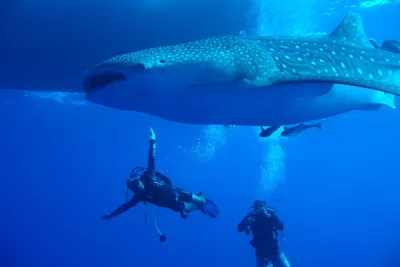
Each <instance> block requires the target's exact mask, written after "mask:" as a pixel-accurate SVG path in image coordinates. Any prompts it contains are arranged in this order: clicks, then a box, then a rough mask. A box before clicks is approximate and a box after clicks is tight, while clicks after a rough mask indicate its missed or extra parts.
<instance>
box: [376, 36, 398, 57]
mask: <svg viewBox="0 0 400 267" xmlns="http://www.w3.org/2000/svg"><path fill="white" fill-rule="evenodd" d="M369 41H370V42H371V44H372V45H373V46H374V47H375V48H377V49H382V50H385V51H388V52H392V53H396V54H400V41H399V40H395V39H392V40H385V41H383V42H382V44H381V45H378V44H377V43H376V40H375V39H370V40H369Z"/></svg>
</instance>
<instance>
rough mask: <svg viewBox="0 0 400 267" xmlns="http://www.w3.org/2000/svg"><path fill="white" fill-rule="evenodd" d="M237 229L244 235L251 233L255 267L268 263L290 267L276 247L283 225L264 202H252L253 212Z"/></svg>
mask: <svg viewBox="0 0 400 267" xmlns="http://www.w3.org/2000/svg"><path fill="white" fill-rule="evenodd" d="M237 229H238V231H239V232H245V233H246V235H249V234H250V232H252V234H253V240H252V241H251V242H250V244H251V245H252V247H253V248H255V249H256V259H257V264H256V266H257V267H266V266H268V264H269V263H271V264H272V266H273V267H290V264H289V262H288V260H287V259H286V256H285V254H284V253H283V252H281V251H280V248H279V245H278V231H283V229H284V225H283V223H282V222H281V221H280V220H279V218H278V216H276V214H275V211H274V210H273V209H270V208H267V203H266V202H265V201H262V200H256V201H254V203H253V210H252V211H251V212H250V213H249V214H247V215H246V216H245V217H244V218H243V220H242V221H241V222H240V223H239V224H238V226H237Z"/></svg>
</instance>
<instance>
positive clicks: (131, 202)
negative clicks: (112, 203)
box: [101, 196, 140, 220]
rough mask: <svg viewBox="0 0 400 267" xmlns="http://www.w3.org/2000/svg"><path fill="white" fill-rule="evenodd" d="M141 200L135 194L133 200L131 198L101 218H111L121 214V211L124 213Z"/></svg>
mask: <svg viewBox="0 0 400 267" xmlns="http://www.w3.org/2000/svg"><path fill="white" fill-rule="evenodd" d="M139 202H140V201H139V199H138V198H137V197H136V196H134V197H133V198H132V199H131V200H129V201H128V202H126V203H124V204H122V205H121V206H120V207H119V208H118V209H116V210H114V211H113V212H111V213H109V214H106V215H104V216H103V217H101V219H103V220H109V219H111V218H112V217H115V216H117V215H120V214H121V213H124V212H125V211H127V210H129V209H130V208H133V207H134V206H136V204H138V203H139Z"/></svg>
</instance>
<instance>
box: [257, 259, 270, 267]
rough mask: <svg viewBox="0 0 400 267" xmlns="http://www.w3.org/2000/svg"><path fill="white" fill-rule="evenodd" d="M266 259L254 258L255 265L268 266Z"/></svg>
mask: <svg viewBox="0 0 400 267" xmlns="http://www.w3.org/2000/svg"><path fill="white" fill-rule="evenodd" d="M268 262H269V261H268V260H266V259H260V260H259V259H256V267H267V266H268Z"/></svg>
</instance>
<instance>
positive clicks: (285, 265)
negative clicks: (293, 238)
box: [273, 252, 290, 267]
mask: <svg viewBox="0 0 400 267" xmlns="http://www.w3.org/2000/svg"><path fill="white" fill-rule="evenodd" d="M273 266H274V267H290V263H289V261H288V260H287V258H286V256H285V253H283V252H280V253H279V255H278V257H277V258H276V259H275V260H274V262H273Z"/></svg>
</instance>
